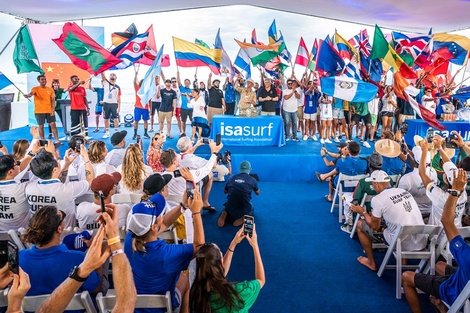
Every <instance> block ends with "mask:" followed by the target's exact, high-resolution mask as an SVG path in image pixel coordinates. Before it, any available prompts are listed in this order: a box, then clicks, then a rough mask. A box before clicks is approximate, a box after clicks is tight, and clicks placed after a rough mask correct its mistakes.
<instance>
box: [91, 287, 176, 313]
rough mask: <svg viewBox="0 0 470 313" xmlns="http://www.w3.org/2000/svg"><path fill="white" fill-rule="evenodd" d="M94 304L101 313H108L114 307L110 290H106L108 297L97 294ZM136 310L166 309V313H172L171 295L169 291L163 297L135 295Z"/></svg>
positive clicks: (113, 295)
mask: <svg viewBox="0 0 470 313" xmlns="http://www.w3.org/2000/svg"><path fill="white" fill-rule="evenodd" d="M96 302H98V308H99V309H100V311H101V312H102V313H106V312H110V311H112V310H113V308H114V306H115V305H116V295H115V294H114V293H113V291H112V290H108V295H106V296H103V294H101V293H99V294H98V295H97V296H96ZM135 308H136V309H157V308H161V309H166V312H167V313H172V312H173V306H172V304H171V293H170V292H169V291H167V292H166V294H164V295H137V301H136V304H135Z"/></svg>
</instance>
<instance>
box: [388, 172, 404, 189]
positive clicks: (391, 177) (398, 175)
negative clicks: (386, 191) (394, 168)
mask: <svg viewBox="0 0 470 313" xmlns="http://www.w3.org/2000/svg"><path fill="white" fill-rule="evenodd" d="M388 176H389V177H390V179H391V180H392V181H393V183H394V184H395V185H394V186H395V188H398V183H399V182H400V178H401V174H396V175H388Z"/></svg>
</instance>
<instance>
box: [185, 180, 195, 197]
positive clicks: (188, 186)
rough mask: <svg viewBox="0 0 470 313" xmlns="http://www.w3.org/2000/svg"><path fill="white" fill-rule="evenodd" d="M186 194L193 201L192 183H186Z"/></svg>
mask: <svg viewBox="0 0 470 313" xmlns="http://www.w3.org/2000/svg"><path fill="white" fill-rule="evenodd" d="M186 193H187V195H188V198H191V199H194V183H193V182H192V181H186Z"/></svg>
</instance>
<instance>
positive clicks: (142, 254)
mask: <svg viewBox="0 0 470 313" xmlns="http://www.w3.org/2000/svg"><path fill="white" fill-rule="evenodd" d="M164 176H165V177H163V176H161V175H160V174H154V175H152V176H151V177H152V180H153V181H154V184H153V185H154V190H152V191H156V190H157V189H158V188H162V189H161V190H158V192H157V193H155V194H154V195H153V196H152V197H150V199H148V200H147V201H145V202H140V203H138V204H136V205H134V207H133V208H132V210H131V212H130V213H129V216H128V219H127V230H128V231H129V232H128V234H127V236H126V240H125V242H124V252H125V253H126V255H127V257H128V259H129V261H130V264H131V267H132V273H133V275H134V281H135V287H136V290H137V294H165V292H167V291H170V292H171V301H172V305H173V308H174V309H176V308H178V307H179V306H180V305H181V300H182V295H184V293H185V292H186V291H187V290H188V289H189V279H188V276H187V275H186V274H185V273H183V272H182V271H184V270H186V269H187V268H188V266H189V262H190V261H191V260H192V259H193V258H194V256H195V255H196V253H197V252H198V251H199V249H200V247H201V246H202V245H203V244H204V243H205V237H204V228H203V225H202V219H201V209H202V200H201V195H200V193H199V192H198V191H197V190H194V199H192V198H187V202H188V204H189V209H190V210H191V212H192V218H193V222H194V242H193V243H192V244H178V245H175V244H167V243H166V242H165V241H164V240H160V239H158V235H159V233H160V232H163V231H164V230H165V229H166V228H167V225H168V224H167V223H169V222H174V220H176V218H177V217H178V216H179V215H180V214H181V210H184V209H185V207H186V205H183V204H181V205H180V206H178V207H176V208H175V209H173V210H172V211H170V212H168V213H167V214H165V215H164V216H162V213H163V211H164V209H165V206H166V201H165V198H164V197H166V196H167V195H168V188H167V187H166V184H167V183H168V181H169V180H170V179H171V176H170V175H164ZM167 176H169V177H167ZM154 177H155V179H153V178H154ZM149 179H150V178H149ZM162 185H163V186H162ZM144 188H145V187H144ZM147 192H151V191H148V190H147ZM171 220H173V221H171ZM168 221H169V222H168ZM135 312H137V313H141V312H147V311H146V310H144V309H136V310H135Z"/></svg>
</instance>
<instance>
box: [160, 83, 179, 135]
mask: <svg viewBox="0 0 470 313" xmlns="http://www.w3.org/2000/svg"><path fill="white" fill-rule="evenodd" d="M162 79H163V77H162ZM157 99H161V104H160V109H159V111H158V123H159V125H160V134H161V133H163V126H164V124H165V121H166V127H167V137H168V138H169V139H171V138H173V136H171V118H172V117H173V115H174V114H175V112H176V102H177V99H178V96H177V94H176V91H174V90H173V89H172V88H171V79H166V80H165V88H163V89H160V93H157Z"/></svg>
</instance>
